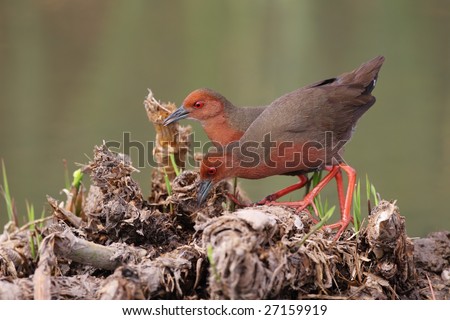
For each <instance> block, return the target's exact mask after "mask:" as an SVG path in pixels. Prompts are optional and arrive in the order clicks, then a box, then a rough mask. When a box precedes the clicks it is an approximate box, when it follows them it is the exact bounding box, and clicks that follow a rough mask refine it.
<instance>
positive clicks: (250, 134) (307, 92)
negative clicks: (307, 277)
mask: <svg viewBox="0 0 450 320" xmlns="http://www.w3.org/2000/svg"><path fill="white" fill-rule="evenodd" d="M383 62H384V57H382V56H379V57H376V58H374V59H372V60H371V61H368V62H366V63H364V64H362V65H361V66H360V67H359V68H358V69H356V70H354V71H352V72H349V73H345V74H342V75H341V76H339V77H338V78H333V79H328V80H324V81H322V82H319V83H316V84H315V85H311V86H307V87H304V88H300V89H297V90H295V91H293V92H291V93H288V94H285V95H283V96H281V97H280V98H278V99H276V100H275V101H273V102H272V103H271V104H270V105H269V106H268V107H267V108H266V109H265V110H264V111H263V112H262V113H261V114H260V116H259V117H257V118H256V119H255V120H254V121H253V122H252V123H251V125H250V126H249V127H248V129H247V130H246V131H245V133H244V134H243V135H242V137H241V138H240V139H239V140H238V141H234V142H232V143H230V144H228V145H227V146H226V147H225V148H223V150H221V151H222V152H220V150H219V151H218V152H213V153H208V154H207V155H206V156H205V158H204V159H203V161H202V164H201V168H200V176H201V180H202V181H201V183H200V186H199V193H198V199H199V203H202V202H203V201H204V200H205V199H206V197H207V195H208V193H209V190H210V188H211V186H212V185H213V184H215V183H217V182H219V181H221V180H223V179H226V178H231V177H240V178H246V179H260V178H265V177H268V176H272V175H279V174H282V175H304V174H306V173H308V172H311V171H316V170H322V169H327V170H328V171H329V173H328V175H327V176H326V177H325V178H324V179H323V180H322V181H321V182H320V183H319V184H318V185H317V186H316V187H315V188H314V189H313V190H311V192H309V193H308V194H307V195H306V197H305V198H304V199H303V200H302V201H297V202H280V203H277V204H280V205H289V206H295V207H297V208H298V209H299V210H301V209H304V208H306V207H307V206H308V205H312V206H314V204H313V200H314V197H315V196H316V195H317V194H318V192H320V190H322V189H323V187H324V186H325V185H326V184H327V183H328V182H329V181H330V180H331V179H332V178H336V182H337V185H338V197H339V202H340V209H341V220H340V221H339V222H338V223H336V224H334V225H331V226H330V227H332V228H339V230H338V232H337V235H336V238H338V237H339V236H340V235H341V234H342V232H343V231H344V230H345V229H346V227H347V226H348V224H349V223H350V222H351V220H352V218H351V215H350V208H351V204H352V198H353V189H354V186H355V182H356V172H355V170H354V169H353V168H351V167H350V166H348V165H347V164H346V163H345V162H344V159H343V158H342V153H343V147H344V145H345V144H346V142H347V141H348V140H349V139H350V138H351V136H352V134H353V131H354V129H355V126H356V123H357V121H358V119H359V118H360V117H361V116H362V115H363V114H364V113H365V112H366V111H367V110H368V109H369V108H370V107H371V106H372V105H373V104H374V103H375V97H374V96H372V94H371V93H372V90H373V89H374V87H375V84H376V81H377V77H378V72H379V70H380V68H381V66H382V64H383ZM200 98H201V97H200ZM341 169H342V170H344V171H345V172H346V174H347V175H348V187H347V192H346V195H345V198H344V191H343V182H342V174H341ZM289 188H290V187H288V188H286V189H284V190H281V191H280V192H282V193H283V192H285V191H286V190H287V189H289ZM274 204H275V203H274Z"/></svg>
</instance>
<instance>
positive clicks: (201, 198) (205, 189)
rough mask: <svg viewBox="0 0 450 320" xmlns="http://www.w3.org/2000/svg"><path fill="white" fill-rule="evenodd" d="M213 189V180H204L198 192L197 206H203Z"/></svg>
mask: <svg viewBox="0 0 450 320" xmlns="http://www.w3.org/2000/svg"><path fill="white" fill-rule="evenodd" d="M211 187H212V181H211V180H203V181H201V182H200V184H199V186H198V191H197V206H199V207H200V206H201V205H202V204H203V202H205V200H206V198H207V197H208V195H209V191H210V190H211Z"/></svg>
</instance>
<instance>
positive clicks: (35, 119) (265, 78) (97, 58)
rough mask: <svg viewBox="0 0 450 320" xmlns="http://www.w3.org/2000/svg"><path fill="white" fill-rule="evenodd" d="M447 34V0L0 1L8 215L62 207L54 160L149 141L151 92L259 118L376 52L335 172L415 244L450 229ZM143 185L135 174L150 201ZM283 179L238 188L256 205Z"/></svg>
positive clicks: (1, 148) (1, 212) (0, 131)
mask: <svg viewBox="0 0 450 320" xmlns="http://www.w3.org/2000/svg"><path fill="white" fill-rule="evenodd" d="M449 34H450V1H447V0H431V1H419V0H417V1H414V0H397V1H391V0H384V1H351V0H347V1H325V0H320V1H318V0H314V1H313V0H311V1H287V0H281V1H261V0H252V1H250V0H249V1H240V0H234V1H195V0H194V1H139V0H133V1H105V0H103V1H98V0H97V1H90V0H77V1H68V0H40V1H14V0H10V1H8V0H2V1H0V157H1V158H3V159H4V161H5V164H6V167H7V173H8V177H9V182H10V189H11V192H12V194H13V196H14V198H15V200H16V204H17V207H18V210H19V213H20V214H25V212H24V211H25V200H26V199H27V200H28V201H30V202H32V203H33V204H34V205H35V207H36V208H37V211H40V208H42V207H43V206H44V204H45V195H46V194H50V195H52V196H56V197H59V198H60V199H63V196H62V195H60V194H59V191H60V190H61V189H62V188H63V186H64V175H63V164H62V159H67V161H68V163H69V168H70V171H73V170H74V169H76V168H77V167H76V166H75V163H85V162H87V161H88V157H91V156H92V150H93V146H94V145H96V144H100V143H101V142H102V140H118V141H121V139H122V133H123V132H131V139H132V140H137V141H142V142H143V143H145V142H146V141H149V140H152V139H153V138H154V132H153V129H152V127H151V125H150V124H149V122H148V121H147V118H146V115H145V112H144V108H143V104H142V102H143V100H144V96H145V95H146V93H147V88H151V89H152V90H153V92H154V94H155V95H156V97H157V98H158V99H161V100H163V101H173V102H175V103H176V104H180V103H181V102H182V100H183V99H184V97H185V96H186V95H187V94H188V93H189V92H190V91H192V90H194V89H196V88H199V87H210V88H213V89H215V90H217V91H219V92H221V93H222V94H224V95H225V96H226V97H228V98H229V99H230V100H231V101H232V102H234V103H235V104H236V105H261V104H267V103H269V102H270V101H272V100H273V99H274V98H276V97H278V96H280V95H282V94H283V93H286V92H289V91H292V90H294V89H296V88H298V87H301V86H304V85H306V84H309V83H311V82H314V81H317V80H321V79H325V78H327V77H330V76H335V75H337V74H339V73H342V72H345V71H350V70H352V69H354V68H356V67H357V66H359V65H360V64H361V63H362V62H364V61H366V60H369V59H371V58H372V57H374V56H376V55H379V54H382V55H385V56H386V62H385V65H384V66H383V68H382V70H381V73H380V78H379V82H378V84H377V88H376V89H375V92H374V93H375V96H376V97H377V103H376V104H375V105H374V106H373V107H372V108H371V109H370V110H369V111H368V112H367V113H366V115H365V116H364V117H363V118H362V119H361V120H360V122H359V125H358V129H357V132H356V134H355V135H354V136H353V139H352V141H351V142H350V143H349V144H348V145H347V148H346V160H347V161H348V162H349V163H350V164H351V165H352V166H353V167H355V168H356V169H357V171H358V173H359V176H360V177H362V178H364V177H365V175H366V173H367V174H368V175H369V177H370V178H371V181H372V182H373V183H374V185H375V186H376V187H377V190H378V191H379V192H380V193H381V195H382V197H383V198H385V199H397V200H398V205H399V206H400V210H401V213H402V215H404V216H406V218H407V230H408V233H409V234H410V235H412V236H423V235H425V234H427V233H428V232H431V231H434V230H442V229H450V219H449V215H450V213H449V209H448V204H447V200H448V199H449V198H448V197H449V196H450V50H449V49H450V36H449ZM183 123H184V124H187V123H189V124H192V125H193V127H194V129H195V132H196V133H197V134H196V137H197V138H200V139H202V141H207V140H206V137H205V135H204V134H203V131H202V129H201V127H200V126H199V125H198V123H196V122H194V121H183ZM131 156H132V158H133V159H136V157H137V154H133V152H132V153H131ZM150 172H151V168H148V167H147V168H142V169H141V172H140V173H138V174H136V176H135V177H136V178H137V179H138V181H140V183H141V186H142V188H143V190H144V192H145V193H146V194H147V193H148V192H149V175H150ZM87 180H88V179H85V181H87ZM294 181H296V180H295V179H294V178H289V177H274V178H267V179H265V180H263V181H262V182H261V181H243V180H242V184H243V185H244V188H246V190H247V191H248V193H249V194H250V196H251V197H252V198H253V200H259V199H260V198H262V197H263V196H264V195H266V194H268V193H271V192H273V191H274V190H276V189H277V188H280V187H282V186H284V185H286V184H288V183H290V182H294ZM327 192H329V194H330V195H331V194H334V193H335V191H334V189H333V190H328V191H327ZM5 221H6V210H5V205H4V202H3V201H2V202H1V204H0V224H1V225H2V224H3V223H4V222H5Z"/></svg>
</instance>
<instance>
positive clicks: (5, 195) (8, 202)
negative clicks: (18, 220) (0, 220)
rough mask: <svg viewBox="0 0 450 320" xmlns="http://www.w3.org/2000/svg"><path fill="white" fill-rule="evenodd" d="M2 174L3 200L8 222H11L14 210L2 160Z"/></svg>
mask: <svg viewBox="0 0 450 320" xmlns="http://www.w3.org/2000/svg"><path fill="white" fill-rule="evenodd" d="M2 173H3V188H2V189H3V190H2V191H3V192H2V193H3V198H4V199H5V203H6V212H7V213H8V221H13V215H14V208H13V201H12V198H11V194H10V192H9V184H8V177H7V175H6V168H5V162H4V161H3V159H2Z"/></svg>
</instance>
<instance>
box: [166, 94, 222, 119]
mask: <svg viewBox="0 0 450 320" xmlns="http://www.w3.org/2000/svg"><path fill="white" fill-rule="evenodd" d="M227 103H229V102H228V101H227V100H226V98H225V97H224V96H222V95H221V94H220V93H217V92H215V91H213V90H211V89H206V88H204V89H197V90H195V91H192V92H191V93H190V94H189V95H188V96H187V97H186V99H184V101H183V104H182V105H181V106H180V107H179V108H178V109H177V110H175V111H174V112H173V113H172V114H171V115H170V116H168V117H167V118H166V119H165V120H164V123H163V124H164V125H165V126H167V125H169V124H171V123H173V122H176V121H179V120H181V119H184V118H190V119H197V120H200V121H202V120H207V119H209V118H212V117H215V116H217V115H220V114H223V109H224V107H225V105H226V104H227Z"/></svg>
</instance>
